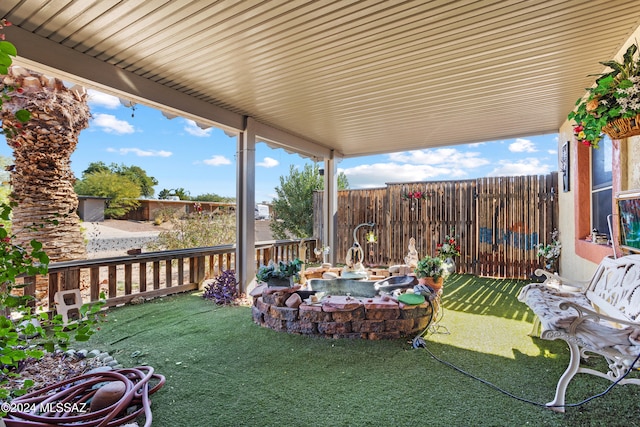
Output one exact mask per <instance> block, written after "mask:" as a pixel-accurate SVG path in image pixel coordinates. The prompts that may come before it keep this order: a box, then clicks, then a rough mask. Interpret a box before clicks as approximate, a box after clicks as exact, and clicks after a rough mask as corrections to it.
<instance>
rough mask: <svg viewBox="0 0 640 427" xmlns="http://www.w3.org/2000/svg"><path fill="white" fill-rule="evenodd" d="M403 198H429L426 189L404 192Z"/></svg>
mask: <svg viewBox="0 0 640 427" xmlns="http://www.w3.org/2000/svg"><path fill="white" fill-rule="evenodd" d="M402 198H403V199H405V200H422V199H426V198H427V193H425V192H424V191H408V192H406V193H402Z"/></svg>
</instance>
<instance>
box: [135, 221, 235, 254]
mask: <svg viewBox="0 0 640 427" xmlns="http://www.w3.org/2000/svg"><path fill="white" fill-rule="evenodd" d="M170 222H171V225H172V228H171V230H167V231H163V232H161V233H160V234H159V235H158V239H157V240H156V242H155V243H152V244H149V245H148V246H149V248H150V249H151V250H173V249H189V248H201V247H206V246H218V245H226V244H231V243H233V242H235V240H236V216H235V214H213V215H211V214H207V213H202V212H194V213H191V214H189V215H187V216H186V217H184V218H176V217H174V218H172V219H171V221H170Z"/></svg>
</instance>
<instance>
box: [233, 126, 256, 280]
mask: <svg viewBox="0 0 640 427" xmlns="http://www.w3.org/2000/svg"><path fill="white" fill-rule="evenodd" d="M237 165H238V166H237V172H236V173H237V176H236V182H237V191H236V223H237V231H236V275H237V276H238V283H239V285H240V289H239V290H240V292H247V291H248V286H249V284H250V283H251V281H252V280H253V278H254V277H255V274H256V262H255V240H256V223H255V206H256V193H255V190H256V134H255V127H254V121H253V119H251V118H250V117H249V118H247V119H246V124H245V127H244V131H243V132H241V133H240V135H239V136H238V156H237Z"/></svg>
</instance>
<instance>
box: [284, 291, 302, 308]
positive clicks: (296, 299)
mask: <svg viewBox="0 0 640 427" xmlns="http://www.w3.org/2000/svg"><path fill="white" fill-rule="evenodd" d="M284 304H285V305H286V306H287V307H289V308H298V307H299V306H300V304H302V298H300V295H299V294H291V296H290V297H289V298H287V300H286V301H285V303H284Z"/></svg>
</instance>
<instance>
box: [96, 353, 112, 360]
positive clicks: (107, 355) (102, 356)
mask: <svg viewBox="0 0 640 427" xmlns="http://www.w3.org/2000/svg"><path fill="white" fill-rule="evenodd" d="M105 357H110V356H109V353H105V352H102V353H100V354H99V355H98V359H99V360H104V359H105Z"/></svg>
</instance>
